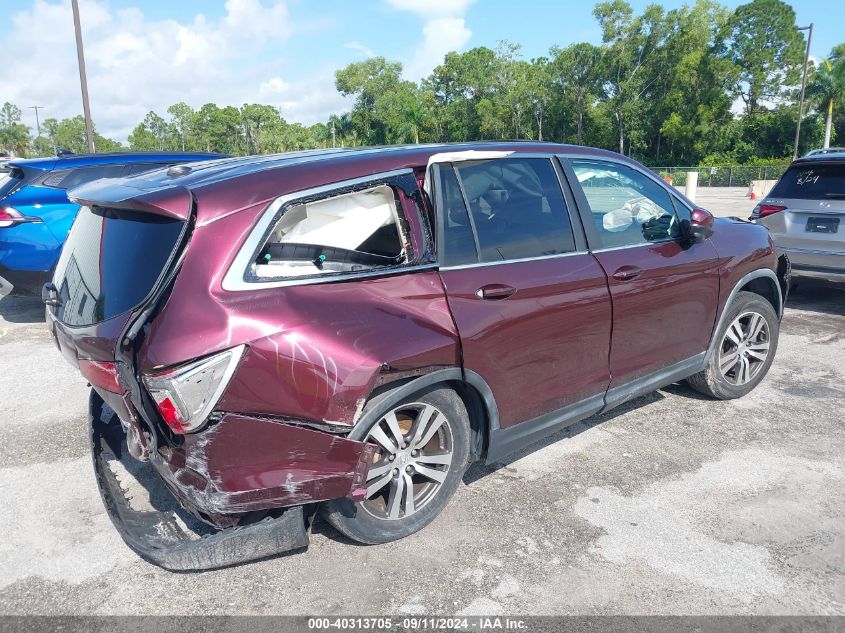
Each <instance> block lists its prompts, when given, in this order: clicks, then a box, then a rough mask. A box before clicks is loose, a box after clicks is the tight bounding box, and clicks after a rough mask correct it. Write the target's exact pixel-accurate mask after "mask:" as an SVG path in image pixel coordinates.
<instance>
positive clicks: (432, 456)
mask: <svg viewBox="0 0 845 633" xmlns="http://www.w3.org/2000/svg"><path fill="white" fill-rule="evenodd" d="M366 441H369V442H371V443H374V444H375V445H376V446H377V447H378V450H377V451H376V453H375V455H374V456H373V464H372V466H371V467H370V471H369V473H368V475H367V498H366V500H365V501H364V502H363V503H362V504H361V506H362V508H363V509H364V510H365V511H366V512H368V513H370V514H372V515H373V516H375V517H376V518H379V519H387V520H396V519H404V518H406V517H409V516H411V515H413V514H415V513H417V512H419V511H420V510H421V509H422V508H423V507H425V506H426V505H427V504H428V503H429V502H430V501H431V500H432V499H433V498H434V497H435V496H436V495H437V492H438V491H439V490H440V487H441V485H442V484H443V482H444V481H445V479H446V476H447V475H448V473H449V467H450V465H451V463H452V454H453V446H452V428H451V426H450V424H449V420H448V419H447V418H446V416H445V415H444V414H443V412H441V411H440V410H439V409H437V408H436V407H434V406H432V405H430V404H424V403H410V404H403V405H401V406H399V407H397V408H395V409H393V410H392V411H390V412H388V413H387V414H386V415H384V416H383V417H382V418H381V419H380V420H379V421H378V422H377V423H376V424H375V425H373V428H372V429H370V431H369V433H368V434H367V437H366Z"/></svg>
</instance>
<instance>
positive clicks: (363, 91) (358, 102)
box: [335, 57, 403, 144]
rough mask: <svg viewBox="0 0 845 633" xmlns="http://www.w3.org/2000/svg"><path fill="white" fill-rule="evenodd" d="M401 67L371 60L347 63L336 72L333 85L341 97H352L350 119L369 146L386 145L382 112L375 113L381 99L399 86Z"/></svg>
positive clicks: (378, 58)
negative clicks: (352, 104)
mask: <svg viewBox="0 0 845 633" xmlns="http://www.w3.org/2000/svg"><path fill="white" fill-rule="evenodd" d="M401 74H402V64H400V63H399V62H388V61H387V60H386V59H385V58H384V57H373V58H371V59H367V60H365V61H362V62H357V63H354V64H349V65H348V66H346V67H345V68H342V69H341V70H338V71H337V72H336V73H335V86H336V87H337V89H338V91H339V92H340V93H341V94H342V95H344V96H354V97H355V105H354V106H353V108H352V120H353V122H354V123H355V125H357V126H359V129H360V132H361V136H362V137H363V139H364V141H365V142H366V143H369V144H381V143H386V142H388V139H387V124H386V123H385V121H384V120H383V115H384V113H383V112H376V102H377V101H378V99H379V98H380V97H384V96H385V95H390V94H392V93H394V92H395V91H396V90H397V88H399V87H400V86H401V85H402V83H403V82H402V79H401Z"/></svg>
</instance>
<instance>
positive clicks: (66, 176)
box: [43, 165, 126, 189]
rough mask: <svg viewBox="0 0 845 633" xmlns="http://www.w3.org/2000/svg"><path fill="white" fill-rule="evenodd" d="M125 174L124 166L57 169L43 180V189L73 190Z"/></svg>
mask: <svg viewBox="0 0 845 633" xmlns="http://www.w3.org/2000/svg"><path fill="white" fill-rule="evenodd" d="M125 174H126V165H97V166H94V167H77V168H74V169H57V170H56V171H53V172H51V173H50V174H49V175H48V176H47V177H46V178H44V181H43V184H44V186H45V187H54V188H56V189H73V188H74V187H78V186H79V185H83V184H85V183H88V182H92V181H94V180H99V179H100V178H119V177H121V176H123V175H125Z"/></svg>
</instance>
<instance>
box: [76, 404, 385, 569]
mask: <svg viewBox="0 0 845 633" xmlns="http://www.w3.org/2000/svg"><path fill="white" fill-rule="evenodd" d="M89 420H90V431H91V449H92V458H93V462H94V472H95V475H96V479H97V485H98V486H99V489H100V495H101V497H102V499H103V503H104V505H105V506H106V509H107V511H108V514H109V517H110V518H111V520H112V523H113V524H114V525H115V527H116V528H117V530H118V532H119V533H120V535H121V537H122V538H123V540H124V541H125V542H126V544H127V545H128V546H129V547H130V548H131V549H132V550H134V551H135V552H136V553H137V554H138V555H139V556H141V557H142V558H144V559H145V560H147V561H149V562H151V563H153V564H155V565H158V566H160V567H163V568H165V569H169V570H173V571H189V570H205V569H215V568H219V567H227V566H231V565H237V564H240V563H245V562H248V561H252V560H257V559H260V558H266V557H268V556H273V555H276V554H280V553H282V552H290V551H295V550H302V549H305V548H306V547H307V546H308V534H307V531H306V517H305V514H304V512H303V506H304V504H308V503H310V502H312V501H317V500H320V498H321V497H322V498H326V497H325V496H323V495H325V494H330V495H331V496H332V497H334V496H344V495H343V494H337V490H338V488H337V487H336V486H337V485H338V484H339V483H341V481H342V482H343V483H344V484H345V491H346V494H347V495H349V496H355V495H354V493H355V492H357V490H358V489H359V488H360V486H361V477H363V476H365V475H366V468H364V469H363V470H362V469H361V468H360V466H359V465H360V464H362V463H367V461H368V460H370V459H371V456H372V448H371V447H370V446H369V445H366V449H364V448H362V449H359V450H358V454H357V455H356V459H355V460H354V463H355V464H356V468H355V469H353V470H352V471H350V472H348V473H343V476H340V473H334V474H335V475H338V476H336V477H328V478H326V479H324V480H323V481H319V478H318V481H316V482H315V484H316V485H314V486H308V485H302V484H305V483H306V482H303V481H297V482H296V483H297V484H298V485H296V486H291V485H287V490H285V492H286V493H288V494H289V495H290V496H289V497H288V498H286V499H285V501H287V502H288V503H281V504H280V503H279V501H280V499H279V498H278V497H276V495H275V494H270V495H267V494H266V493H267V492H275V486H270V487H268V488H264V491H265V494H261V495H258V497H256V496H254V495H253V494H247V495H246V496H244V495H239V494H234V495H231V496H230V495H222V496H221V495H220V494H219V492H220V491H218V490H215V491H214V492H211V491H209V490H206V489H203V490H200V489H199V487H194V486H191V485H187V486H186V485H185V483H186V482H184V481H180V480H181V477H178V476H174V475H176V473H175V472H173V471H170V472H168V471H167V469H163V468H162V467H161V464H155V462H154V463H153V465H155V466H156V469H155V470H156V471H157V472H158V474H159V475H161V479H159V478H158V476H155V475H154V474H153V470H152V467H151V464H149V463H141V462H138V461H137V460H135V459H134V458H132V457H130V456H129V455H128V451H127V450H126V444H125V433H124V429H123V426H122V425H121V423H120V420H119V418H118V417H117V415H116V414H115V413H114V412H113V411H112V410H111V408H110V407H109V406H108V405H106V404H105V403H104V402H103V399H102V398H101V397H100V395H99V394H97V392H95V391H93V390H92V392H91V398H90V401H89ZM235 421H236V420H232V422H235ZM268 424H271V423H269V422H268ZM277 426H280V427H284V426H286V425H278V424H277ZM242 430H244V431H250V430H252V431H255V428H252V429H250V428H249V427H247V428H243V429H242ZM302 431H303V432H305V433H317V432H316V431H310V430H307V429H302ZM287 432H288V437H290V435H289V433H290V430H289V429H287ZM320 435H323V434H320ZM221 439H225V440H230V439H231V437H228V438H221ZM242 439H243V438H242ZM254 439H257V440H259V441H260V440H261V439H262V438H254ZM264 439H266V438H264ZM308 439H310V438H308ZM329 439H331V440H333V443H334V444H335V446H334V452H335V453H338V452H339V449H340V452H342V453H344V454H346V453H348V452H349V450H350V448H358V447H356V446H351V447H347V446H343V443H344V442H349V444H350V445H353V444H354V445H358V444H361V446H362V447H363V446H365V445H363V444H362V443H359V442H353V441H351V440H345V439H344V438H329ZM226 443H228V442H226ZM338 444H340V447H338ZM297 448H298V449H299V450H300V451H301V450H302V449H303V445H302V443H300V444H299V445H298V446H297ZM349 456H351V455H347V457H349ZM314 457H315V458H317V459H320V458H321V457H322V458H323V459H326V458H329V459H326V461H327V462H329V463H330V462H331V456H330V454H329V455H319V454H318V455H315V456H314ZM300 459H301V458H300ZM114 462H120V464H121V466H120V468H121V469H122V468H124V466H123V464H126V467H125V469H126V470H128V471H131V470H133V469H134V470H136V471H137V470H138V469H139V467H140V468H142V469H144V471H145V472H146V473H149V474H150V475H152V479H153V480H154V481H155V483H156V484H162V480H163V483H165V484H167V488H164V486H163V485H160V486H158V488H159V489H161V490H163V492H164V495H161V494H160V493H159V492H158V491H156V492H155V493H154V492H153V491H151V490H145V491H144V492H145V493H146V492H149V497H150V500H151V501H150V503H151V505H150V508H149V509H137V508H136V507H133V504H130V501H129V500H128V499H127V493H126V492H124V486H123V485H121V480H120V479H119V478H118V475H116V474H115V469H114V468H113V467H112V466H113V465H114ZM110 464H111V465H110ZM259 464H260V461H259ZM264 466H265V467H266V464H264ZM355 471H357V472H355ZM234 472H235V473H237V472H239V471H234ZM294 472H296V473H297V476H299V474H301V473H302V472H303V471H302V470H301V469H300V470H298V471H297V470H294ZM216 474H219V473H215V475H216ZM251 474H252V475H253V476H254V477H253V478H252V479H254V478H255V477H258V478H260V474H259V473H257V472H253V473H251ZM271 474H272V473H271ZM266 476H267V475H265V477H266ZM214 479H218V478H217V477H216V476H215V477H214ZM239 479H240V480H241V481H243V480H244V479H251V478H250V477H246V478H244V477H240V478H239ZM218 481H220V480H219V479H218ZM289 483H290V482H289V481H288V484H289ZM332 484H334V485H332ZM168 490H169V493H173V496H175V498H176V499H177V500H178V501H179V504H181V506H182V507H181V508H180V507H179V505H177V504H175V503H172V504H167V503H162V502H161V499H162V498H167V499H168V500H169V501H173V497H171V496H170V494H169V493H168ZM253 492H254V491H253ZM291 493H292V494H291ZM156 495H158V497H157V498H158V499H159V502H158V503H153V502H152V499H153V498H154V497H156ZM233 497H234V499H233ZM274 497H275V498H274ZM225 498H228V499H232V500H236V503H235V504H234V505H233V506H232V508H229V507H227V506H226V505H224V504H221V500H223V499H225ZM259 499H260V501H262V502H263V503H259V504H257V505H259V506H264V507H265V508H266V507H268V506H270V507H272V509H271V510H270V511H269V512H268V513H266V515H267V516H266V517H265V518H263V519H261V520H259V521H257V522H254V523H249V524H246V525H234V526H232V527H224V528H222V529H219V527H213V526H210V525H206V524H205V523H200V522H199V521H194V520H193V517H195V516H201V517H202V518H203V520H205V521H208V515H209V514H210V511H213V513H214V514H213V515H212V516H215V515H216V516H217V517H220V518H229V519H232V523H234V522H235V521H236V520H237V519H238V517H237V516H232V515H225V514H223V515H218V514H216V513H218V512H221V511H222V512H225V511H226V510H232V509H237V510H241V511H249V508H250V507H251V506H252V507H254V506H253V503H250V502H255V501H258V500H259ZM294 500H295V501H296V502H297V503H298V505H295V506H293V507H287V508H286V509H281V508H280V506H284V505H291V506H292V505H293V504H292V503H291V502H293V501H294ZM268 502H269V503H268ZM209 505H211V506H213V507H209ZM183 509H184V510H187V511H188V512H183ZM255 514H259V513H253V515H255ZM261 514H263V513H261ZM261 514H259V516H260V515H261ZM191 515H193V516H191ZM202 515H205V516H202ZM189 524H192V525H191V526H189ZM197 526H199V527H197Z"/></svg>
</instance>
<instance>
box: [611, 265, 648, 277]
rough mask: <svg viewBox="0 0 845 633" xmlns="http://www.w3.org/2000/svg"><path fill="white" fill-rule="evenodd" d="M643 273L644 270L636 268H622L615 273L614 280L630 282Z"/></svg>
mask: <svg viewBox="0 0 845 633" xmlns="http://www.w3.org/2000/svg"><path fill="white" fill-rule="evenodd" d="M642 273H643V269H642V268H637V267H636V266H622V267H620V268H617V269H616V272H615V273H613V278H614V279H618V280H619V281H630V280H631V279H636V278H637V277H639V276H640V275H641V274H642Z"/></svg>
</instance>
